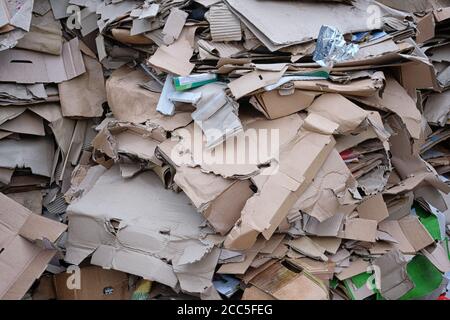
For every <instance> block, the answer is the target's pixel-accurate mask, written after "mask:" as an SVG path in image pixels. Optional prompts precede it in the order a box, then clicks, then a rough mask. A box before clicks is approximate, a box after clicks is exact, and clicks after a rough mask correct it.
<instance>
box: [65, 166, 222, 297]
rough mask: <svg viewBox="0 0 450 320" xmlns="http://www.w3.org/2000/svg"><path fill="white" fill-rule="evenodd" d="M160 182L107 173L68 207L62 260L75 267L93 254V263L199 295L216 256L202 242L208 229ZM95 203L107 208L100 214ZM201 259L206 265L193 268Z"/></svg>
mask: <svg viewBox="0 0 450 320" xmlns="http://www.w3.org/2000/svg"><path fill="white" fill-rule="evenodd" d="M160 184H161V182H160V181H159V180H158V178H157V176H156V175H155V174H154V173H152V172H145V173H141V174H139V175H138V176H136V177H134V178H132V179H131V180H124V179H123V178H122V177H121V175H120V173H119V168H118V166H114V167H113V168H111V169H110V170H108V171H106V172H105V174H104V175H103V176H101V177H100V178H99V179H98V181H97V183H96V184H95V185H94V187H93V188H92V189H91V190H90V191H89V192H87V193H86V194H84V195H83V197H82V198H81V199H80V200H78V201H77V202H75V203H74V204H72V205H71V206H69V208H68V214H69V238H68V244H67V255H66V261H68V262H71V263H75V264H78V263H80V262H81V261H82V260H83V259H84V258H86V257H87V256H88V255H90V254H92V259H91V262H92V263H93V264H96V265H100V266H103V267H107V268H112V269H115V270H119V271H124V272H128V273H132V274H139V275H141V276H142V277H144V278H146V279H150V280H155V281H158V282H160V283H164V284H166V285H168V286H171V287H175V286H176V285H177V283H178V282H179V283H180V285H181V288H182V289H183V290H186V291H188V292H192V293H194V292H198V293H200V292H203V291H204V290H205V289H206V288H205V283H208V282H210V281H211V279H212V271H213V270H214V267H215V264H216V263H217V259H218V257H219V256H218V254H216V253H215V252H216V251H215V250H213V244H212V243H209V242H208V241H207V240H206V239H204V237H205V236H206V234H207V233H208V230H207V229H205V230H202V228H201V226H202V224H203V218H202V217H201V215H199V214H198V213H196V212H195V211H194V210H193V208H192V207H191V206H190V205H189V201H188V199H187V197H186V196H185V195H183V194H175V193H173V192H172V191H170V190H164V189H163V188H161V187H160ZM124 189H125V190H127V191H126V192H123V190H124ZM144 194H145V195H144ZM111 195H114V197H111ZM102 198H103V199H104V200H101V199H102ZM98 201H104V202H103V203H104V204H107V203H109V204H110V205H105V206H103V208H104V210H103V209H100V210H99V208H98V207H97V206H96V205H95V204H96V203H98ZM111 201H112V202H111ZM139 208H147V209H146V210H144V211H142V210H141V209H139ZM155 217H158V218H156V219H155ZM155 221H158V223H155ZM114 239H116V240H117V242H116V241H115V240H114ZM145 239H147V240H145ZM114 243H116V244H114ZM119 243H120V245H119ZM214 257H215V258H214ZM163 259H164V260H165V261H171V262H172V265H169V264H168V263H167V262H164V261H163ZM200 261H202V262H204V264H202V268H201V269H198V268H197V269H196V268H195V263H196V262H200ZM200 279H204V280H202V281H200Z"/></svg>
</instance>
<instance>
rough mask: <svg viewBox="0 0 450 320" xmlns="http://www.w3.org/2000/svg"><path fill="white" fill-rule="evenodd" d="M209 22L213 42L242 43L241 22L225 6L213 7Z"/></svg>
mask: <svg viewBox="0 0 450 320" xmlns="http://www.w3.org/2000/svg"><path fill="white" fill-rule="evenodd" d="M209 22H210V27H211V37H212V40H213V41H240V40H241V39H242V29H241V22H240V21H239V19H238V18H237V17H236V16H235V15H234V14H233V13H231V11H230V10H229V9H228V7H227V6H226V5H225V4H220V5H214V6H212V7H211V9H210V15H209Z"/></svg>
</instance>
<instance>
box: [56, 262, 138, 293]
mask: <svg viewBox="0 0 450 320" xmlns="http://www.w3.org/2000/svg"><path fill="white" fill-rule="evenodd" d="M72 275H73V274H71V273H66V272H63V273H60V274H58V275H55V276H54V285H55V290H56V299H57V300H129V299H130V298H131V294H132V291H131V290H130V288H129V282H128V275H127V274H126V273H123V272H120V271H116V270H106V269H102V268H100V267H95V266H89V267H82V268H80V273H79V275H78V274H77V275H76V276H79V279H80V289H71V288H68V286H67V284H68V282H69V284H71V283H70V279H69V277H71V276H72Z"/></svg>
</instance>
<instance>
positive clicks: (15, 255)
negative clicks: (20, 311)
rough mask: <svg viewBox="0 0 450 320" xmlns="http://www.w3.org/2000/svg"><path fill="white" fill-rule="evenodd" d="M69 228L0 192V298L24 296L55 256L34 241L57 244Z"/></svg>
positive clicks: (52, 251) (15, 298)
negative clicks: (46, 241)
mask: <svg viewBox="0 0 450 320" xmlns="http://www.w3.org/2000/svg"><path fill="white" fill-rule="evenodd" d="M66 228H67V226H66V225H64V224H61V223H59V222H55V221H52V220H49V219H47V218H44V217H42V216H39V215H36V214H33V213H32V212H31V211H29V210H28V209H26V208H25V207H23V206H21V205H20V204H18V203H17V202H15V201H14V200H11V199H9V198H8V197H6V196H5V195H4V194H2V193H0V249H1V250H0V299H4V300H18V299H21V298H22V297H23V296H24V295H25V293H26V292H27V291H28V289H29V288H30V287H31V285H32V284H33V282H34V281H35V280H36V279H38V278H39V277H40V276H41V274H42V273H43V272H44V271H45V269H46V268H47V264H48V263H49V262H50V260H51V259H52V258H53V256H54V255H55V253H56V251H55V250H53V249H46V248H44V247H42V246H41V245H38V244H37V243H35V242H36V241H41V240H44V239H47V240H49V241H50V242H55V241H56V240H57V239H58V238H59V236H60V235H61V234H62V233H63V232H64V231H65V230H66Z"/></svg>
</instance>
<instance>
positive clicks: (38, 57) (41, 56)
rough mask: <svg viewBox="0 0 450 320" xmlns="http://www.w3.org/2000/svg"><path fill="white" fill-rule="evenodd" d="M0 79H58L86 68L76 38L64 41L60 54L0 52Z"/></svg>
mask: <svg viewBox="0 0 450 320" xmlns="http://www.w3.org/2000/svg"><path fill="white" fill-rule="evenodd" d="M0 69H1V70H2V72H1V73H0V81H3V82H17V83H37V82H40V83H50V82H55V83H60V82H63V81H66V80H70V79H73V78H75V77H77V76H79V75H81V74H83V73H85V72H86V68H85V66H84V62H83V57H82V55H81V51H80V48H79V42H78V38H74V39H72V40H70V41H69V42H66V43H64V45H63V51H62V54H61V55H60V56H56V55H51V54H45V53H39V52H33V51H29V50H20V49H12V50H5V51H1V52H0Z"/></svg>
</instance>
